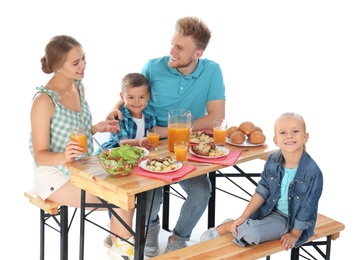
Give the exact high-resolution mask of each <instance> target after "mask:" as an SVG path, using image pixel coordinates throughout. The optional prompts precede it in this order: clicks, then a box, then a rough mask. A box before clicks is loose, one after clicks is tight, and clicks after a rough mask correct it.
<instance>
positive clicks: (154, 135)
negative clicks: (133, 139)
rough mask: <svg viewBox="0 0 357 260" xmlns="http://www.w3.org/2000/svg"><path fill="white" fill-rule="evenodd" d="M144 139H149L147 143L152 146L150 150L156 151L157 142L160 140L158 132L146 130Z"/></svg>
mask: <svg viewBox="0 0 357 260" xmlns="http://www.w3.org/2000/svg"><path fill="white" fill-rule="evenodd" d="M146 138H147V139H149V141H150V142H151V143H152V145H153V146H154V147H153V148H151V150H157V148H158V147H159V140H160V134H159V131H158V130H157V129H149V130H147V132H146Z"/></svg>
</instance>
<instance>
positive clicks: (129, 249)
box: [108, 237, 135, 260]
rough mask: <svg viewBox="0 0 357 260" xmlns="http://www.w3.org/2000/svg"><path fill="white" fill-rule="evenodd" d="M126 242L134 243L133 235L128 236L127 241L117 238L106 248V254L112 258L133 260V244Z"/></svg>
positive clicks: (114, 259) (113, 259)
mask: <svg viewBox="0 0 357 260" xmlns="http://www.w3.org/2000/svg"><path fill="white" fill-rule="evenodd" d="M128 242H130V243H132V244H133V245H135V241H134V237H131V238H129V239H128V240H127V241H126V240H121V239H120V238H117V239H116V241H115V243H114V244H113V245H112V247H111V248H110V249H109V250H108V256H109V257H110V258H111V259H112V260H134V246H133V245H131V244H129V243H128Z"/></svg>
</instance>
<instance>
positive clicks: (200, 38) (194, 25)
mask: <svg viewBox="0 0 357 260" xmlns="http://www.w3.org/2000/svg"><path fill="white" fill-rule="evenodd" d="M175 30H176V31H177V32H178V33H181V34H182V35H184V36H191V37H192V38H193V39H194V41H195V43H196V46H197V47H198V49H202V50H205V49H206V47H207V45H208V43H209V40H210V39H211V31H210V30H209V28H208V27H207V25H206V24H205V23H204V22H203V21H202V20H201V19H199V18H197V17H183V18H181V19H179V20H178V21H177V22H176V25H175Z"/></svg>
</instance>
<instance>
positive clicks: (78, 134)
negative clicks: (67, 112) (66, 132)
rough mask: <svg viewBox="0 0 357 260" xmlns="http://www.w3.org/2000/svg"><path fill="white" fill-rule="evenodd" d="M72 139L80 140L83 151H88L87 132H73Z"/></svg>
mask: <svg viewBox="0 0 357 260" xmlns="http://www.w3.org/2000/svg"><path fill="white" fill-rule="evenodd" d="M71 139H72V140H73V141H77V142H78V144H79V146H80V147H82V148H83V153H86V152H87V136H86V134H85V133H82V132H79V131H76V132H73V133H71Z"/></svg>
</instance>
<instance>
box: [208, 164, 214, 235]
mask: <svg viewBox="0 0 357 260" xmlns="http://www.w3.org/2000/svg"><path fill="white" fill-rule="evenodd" d="M208 178H209V180H210V181H211V187H212V192H211V197H210V199H209V201H208V229H209V228H211V227H215V212H216V172H215V171H214V172H210V173H209V174H208Z"/></svg>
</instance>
